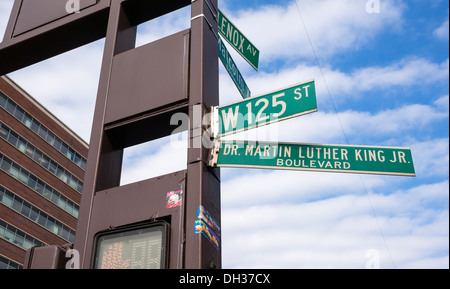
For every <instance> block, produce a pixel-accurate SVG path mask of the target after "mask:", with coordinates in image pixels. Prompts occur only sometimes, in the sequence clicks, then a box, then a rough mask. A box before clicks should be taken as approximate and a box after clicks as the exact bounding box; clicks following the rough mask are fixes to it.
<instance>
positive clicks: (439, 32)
mask: <svg viewBox="0 0 450 289" xmlns="http://www.w3.org/2000/svg"><path fill="white" fill-rule="evenodd" d="M448 26H449V20H448V18H447V20H446V21H444V23H442V25H441V26H440V27H439V28H436V30H434V32H433V35H434V36H436V37H437V38H439V39H441V40H447V41H448V39H449V32H448V29H449V28H448Z"/></svg>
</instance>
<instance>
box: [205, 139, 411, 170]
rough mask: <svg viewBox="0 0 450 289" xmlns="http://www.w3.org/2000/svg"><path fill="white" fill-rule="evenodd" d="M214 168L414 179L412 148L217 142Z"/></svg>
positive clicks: (214, 153)
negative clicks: (370, 175) (391, 176)
mask: <svg viewBox="0 0 450 289" xmlns="http://www.w3.org/2000/svg"><path fill="white" fill-rule="evenodd" d="M210 166H212V167H237V168H261V169H280V170H300V171H318V172H337V173H360V174H379V175H396V176H411V177H414V176H415V175H416V174H415V170H414V164H413V159H412V154H411V150H410V149H409V148H396V147H373V146H349V145H323V144H292V143H274V142H256V141H255V142H251V141H233V140H230V141H225V140H219V141H216V143H215V147H214V148H213V150H212V159H211V161H210Z"/></svg>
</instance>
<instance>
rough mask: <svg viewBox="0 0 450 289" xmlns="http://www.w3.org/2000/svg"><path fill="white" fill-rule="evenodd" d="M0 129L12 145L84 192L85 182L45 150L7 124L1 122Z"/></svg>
mask: <svg viewBox="0 0 450 289" xmlns="http://www.w3.org/2000/svg"><path fill="white" fill-rule="evenodd" d="M0 129H1V131H3V132H4V133H1V134H0V137H1V138H3V139H5V140H6V141H8V142H9V143H10V144H11V145H13V146H15V147H16V148H17V149H18V150H20V151H21V152H22V153H24V154H26V155H28V156H29V157H30V158H32V159H33V160H34V161H35V162H37V163H38V164H39V165H41V166H42V167H44V168H45V169H46V170H48V171H49V172H51V173H52V174H53V175H55V176H56V177H58V178H59V179H60V180H62V181H63V182H65V183H66V184H67V185H69V186H70V187H71V188H73V189H74V190H76V191H78V192H79V193H80V194H81V193H82V192H83V182H82V181H81V180H79V179H78V178H77V177H75V176H74V175H72V174H71V173H70V172H68V171H67V170H66V169H64V168H63V167H62V166H61V165H59V164H58V163H57V162H55V161H54V160H52V159H51V158H49V157H48V156H47V155H45V154H44V153H43V152H41V151H40V150H38V149H37V148H36V147H35V146H34V145H32V144H31V143H29V142H28V141H27V140H26V139H24V138H23V137H21V136H19V135H18V134H17V133H16V132H14V131H13V130H12V129H11V128H9V127H8V126H7V125H5V124H3V123H2V122H0Z"/></svg>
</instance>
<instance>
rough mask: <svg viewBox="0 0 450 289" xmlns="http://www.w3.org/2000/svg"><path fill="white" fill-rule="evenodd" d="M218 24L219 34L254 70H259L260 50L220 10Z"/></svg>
mask: <svg viewBox="0 0 450 289" xmlns="http://www.w3.org/2000/svg"><path fill="white" fill-rule="evenodd" d="M218 24H219V33H220V34H221V35H222V36H223V37H224V38H225V39H226V40H227V41H228V43H230V44H231V46H233V48H234V49H236V51H237V52H239V54H240V55H241V56H242V57H244V59H245V60H247V61H248V63H249V64H250V65H251V66H253V68H254V69H256V70H258V66H259V50H258V49H257V48H256V47H255V45H253V43H251V42H250V40H248V38H247V37H245V35H244V34H243V33H242V32H241V31H240V30H239V29H237V27H236V26H234V24H233V23H232V22H231V21H230V20H229V19H228V18H227V17H226V16H225V15H223V13H222V11H220V10H219V20H218Z"/></svg>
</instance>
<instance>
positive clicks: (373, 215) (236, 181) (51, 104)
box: [0, 0, 449, 268]
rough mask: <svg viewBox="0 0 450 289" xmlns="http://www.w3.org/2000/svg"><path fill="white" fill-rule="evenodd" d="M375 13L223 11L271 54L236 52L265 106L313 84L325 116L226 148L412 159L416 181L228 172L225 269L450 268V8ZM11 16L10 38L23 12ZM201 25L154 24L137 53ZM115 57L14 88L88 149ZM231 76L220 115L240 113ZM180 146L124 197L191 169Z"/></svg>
mask: <svg viewBox="0 0 450 289" xmlns="http://www.w3.org/2000/svg"><path fill="white" fill-rule="evenodd" d="M367 1H368V0H297V3H296V2H295V1H294V0H281V1H280V0H277V1H270V0H263V1H261V0H258V1H256V0H244V1H242V0H219V7H220V8H221V10H222V11H223V12H224V13H225V14H226V15H227V17H228V18H230V19H231V20H232V21H233V22H234V24H235V25H236V26H238V27H239V28H240V30H241V31H242V32H244V33H245V34H246V36H247V37H248V38H249V39H250V40H251V41H252V42H253V43H254V44H255V45H256V47H258V48H259V50H260V51H261V56H260V57H261V58H260V69H259V71H258V72H256V71H254V70H253V68H251V67H250V66H249V65H248V64H247V63H246V62H245V61H244V60H243V59H242V58H241V57H240V56H239V55H237V54H236V53H235V52H234V51H233V50H232V49H231V48H230V49H229V50H230V52H231V54H232V56H233V58H234V60H235V61H236V62H237V65H238V67H239V69H240V70H241V72H242V74H243V75H244V78H245V80H246V82H247V84H248V85H249V87H250V89H251V91H252V93H253V95H258V94H262V93H265V92H269V91H273V90H276V89H279V88H283V87H286V86H289V85H292V84H295V83H298V82H304V81H307V80H310V79H313V78H314V79H315V80H316V86H317V94H318V96H317V98H318V109H319V111H318V112H317V113H313V114H310V115H306V116H302V117H298V118H296V119H292V120H288V121H284V122H282V123H279V124H276V125H271V126H268V127H265V128H260V129H256V130H253V131H249V132H246V133H241V134H238V135H235V136H229V137H227V139H259V140H273V141H277V140H278V141H280V142H308V143H327V144H347V142H348V144H352V145H380V146H401V147H410V148H411V150H412V153H413V158H414V163H415V168H416V173H417V177H415V178H409V177H393V176H372V175H363V176H360V175H353V174H336V173H334V174H333V173H315V172H288V171H272V170H244V169H222V244H223V266H224V267H225V268H365V267H366V265H367V264H368V263H369V264H370V262H371V261H373V260H374V258H375V259H377V260H378V261H379V262H378V263H377V264H379V266H380V267H381V268H448V267H449V188H448V187H449V183H448V182H449V168H448V167H449V84H448V81H449V29H448V21H449V4H448V1H444V0H432V1H430V0H411V1H396V0H380V1H379V3H380V8H381V9H380V13H372V14H371V13H368V12H367V11H366V3H367ZM1 2H2V3H1V4H0V32H2V31H3V30H4V27H5V25H6V19H7V18H8V14H9V11H10V9H11V8H10V7H11V4H12V2H13V1H12V0H2V1H1ZM296 4H297V5H296ZM297 6H298V7H299V8H300V13H299V11H298V9H297ZM300 14H301V15H302V17H303V21H302V19H301V18H300ZM189 20H190V15H189V11H188V10H187V9H182V10H181V11H178V12H176V13H174V14H171V15H168V16H166V17H164V18H163V19H158V20H155V21H151V22H150V23H147V24H144V25H142V26H141V27H140V29H139V38H138V43H139V44H144V43H147V42H149V41H153V40H155V39H158V38H160V37H162V36H165V35H169V34H171V33H175V32H178V31H180V30H181V29H185V28H188V27H189ZM308 35H309V38H308ZM103 43H104V42H103V40H100V41H97V42H95V43H92V44H90V45H88V46H85V47H82V48H79V49H77V50H74V51H71V52H69V53H66V54H64V55H61V56H58V57H55V58H52V59H50V60H47V61H45V62H42V63H40V64H37V65H33V66H30V67H28V68H25V69H22V70H20V71H17V72H14V73H12V74H11V75H10V77H11V78H12V79H13V80H15V81H16V82H17V83H18V84H19V85H21V86H22V87H23V88H24V89H25V90H27V91H28V92H29V93H30V94H31V95H33V96H34V97H35V98H36V99H38V100H39V101H40V102H41V103H43V104H44V105H45V106H47V107H48V108H49V109H50V110H51V111H52V112H54V113H55V114H56V116H58V117H59V118H60V119H61V120H63V121H64V122H65V123H67V124H68V125H69V126H70V127H72V128H73V129H74V130H75V131H76V132H77V133H78V134H79V135H80V136H81V137H83V138H84V139H85V140H87V141H89V136H90V129H91V122H92V115H93V110H94V101H95V96H96V90H97V81H98V76H99V72H100V64H101V55H102V48H103ZM314 52H315V53H314ZM220 67H221V68H220V102H221V104H222V105H224V104H227V103H231V102H235V101H238V100H239V99H241V97H240V95H239V92H238V90H237V89H236V88H235V87H234V84H233V82H232V81H231V79H230V77H229V76H228V74H227V72H226V71H225V70H224V69H223V66H222V65H220ZM49 84H51V85H49ZM68 88H69V89H68ZM80 116H81V117H80ZM174 139H176V140H178V141H172V142H170V138H166V139H162V140H158V141H156V142H152V143H150V144H148V145H144V146H140V147H136V148H131V149H129V150H128V151H127V153H126V157H125V159H126V168H125V171H124V176H123V180H122V181H123V183H124V184H125V183H130V182H134V181H136V180H138V179H143V178H147V177H150V176H156V175H158V174H163V173H167V172H171V171H176V170H178V169H183V167H185V164H184V162H185V160H186V156H185V154H186V150H185V149H183V143H184V142H183V137H178V136H177V137H175V138H174ZM168 160H170V161H168Z"/></svg>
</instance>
